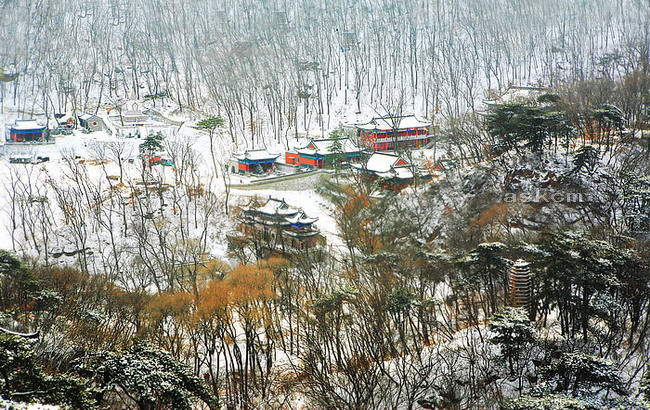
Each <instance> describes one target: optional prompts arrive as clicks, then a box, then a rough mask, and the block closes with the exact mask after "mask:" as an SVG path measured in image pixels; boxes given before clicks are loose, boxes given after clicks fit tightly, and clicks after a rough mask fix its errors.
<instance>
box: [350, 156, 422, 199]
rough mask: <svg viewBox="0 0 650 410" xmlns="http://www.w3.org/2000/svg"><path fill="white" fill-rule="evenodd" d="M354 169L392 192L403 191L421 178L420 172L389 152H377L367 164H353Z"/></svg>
mask: <svg viewBox="0 0 650 410" xmlns="http://www.w3.org/2000/svg"><path fill="white" fill-rule="evenodd" d="M352 169H353V170H356V171H358V172H361V173H362V174H363V175H364V176H366V177H367V178H368V179H369V180H371V181H377V182H378V184H379V186H381V187H382V188H384V189H390V190H399V189H402V188H404V187H406V186H407V185H408V184H410V183H411V182H413V179H414V178H415V177H416V176H420V175H419V173H418V170H417V169H416V168H414V167H413V165H411V164H409V163H408V162H407V161H406V160H405V159H404V158H402V157H401V156H399V155H398V154H394V153H389V152H375V153H373V154H372V155H371V156H370V158H368V162H366V163H365V164H352Z"/></svg>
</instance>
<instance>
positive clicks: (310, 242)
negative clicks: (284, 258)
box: [238, 197, 325, 252]
mask: <svg viewBox="0 0 650 410" xmlns="http://www.w3.org/2000/svg"><path fill="white" fill-rule="evenodd" d="M317 220H318V218H310V217H309V216H307V214H305V212H304V211H303V210H302V209H301V208H297V207H294V206H291V205H289V204H287V203H286V202H285V201H284V200H280V199H275V198H271V197H269V198H268V200H267V201H266V202H265V203H264V205H262V206H258V207H251V208H249V209H245V210H244V211H243V212H242V213H241V217H240V224H239V228H238V230H239V231H240V232H241V233H242V234H244V235H245V236H246V237H247V238H249V239H253V240H257V241H259V243H260V245H261V246H263V247H265V248H268V249H271V250H279V251H283V252H287V251H290V250H305V249H310V248H313V247H315V246H317V245H319V244H321V243H324V241H325V238H323V237H322V236H321V235H320V231H319V230H318V229H316V227H315V226H314V222H316V221H317Z"/></svg>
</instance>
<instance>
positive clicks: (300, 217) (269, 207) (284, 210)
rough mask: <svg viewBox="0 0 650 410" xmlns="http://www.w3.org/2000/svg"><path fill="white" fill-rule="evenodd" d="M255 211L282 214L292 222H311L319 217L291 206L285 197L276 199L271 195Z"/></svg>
mask: <svg viewBox="0 0 650 410" xmlns="http://www.w3.org/2000/svg"><path fill="white" fill-rule="evenodd" d="M255 211H257V212H260V213H264V214H267V215H281V216H283V217H284V218H285V220H286V221H287V222H289V223H291V224H295V223H301V224H311V223H314V222H316V221H317V220H318V218H310V217H308V216H307V214H305V212H304V211H303V210H302V209H301V208H297V207H294V206H291V205H289V204H287V203H286V202H285V201H284V200H283V199H275V198H272V197H269V199H268V200H267V201H266V203H265V204H264V205H263V206H262V207H260V208H257V209H256V210H255Z"/></svg>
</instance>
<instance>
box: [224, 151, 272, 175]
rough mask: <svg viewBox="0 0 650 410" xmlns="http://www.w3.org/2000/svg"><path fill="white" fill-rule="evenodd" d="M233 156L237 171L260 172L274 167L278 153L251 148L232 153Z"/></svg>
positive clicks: (268, 170) (269, 170)
mask: <svg viewBox="0 0 650 410" xmlns="http://www.w3.org/2000/svg"><path fill="white" fill-rule="evenodd" d="M233 157H234V158H235V159H236V160H237V169H238V170H239V172H252V173H256V174H262V173H265V172H271V171H273V170H274V169H275V161H276V160H277V159H278V157H280V154H274V153H271V152H269V151H268V150H266V149H253V150H246V151H244V152H241V153H237V154H233Z"/></svg>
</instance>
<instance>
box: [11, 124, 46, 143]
mask: <svg viewBox="0 0 650 410" xmlns="http://www.w3.org/2000/svg"><path fill="white" fill-rule="evenodd" d="M45 128H46V127H45V126H44V125H39V124H38V123H37V122H36V120H16V122H15V123H14V124H10V125H9V135H8V136H7V142H42V141H45Z"/></svg>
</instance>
